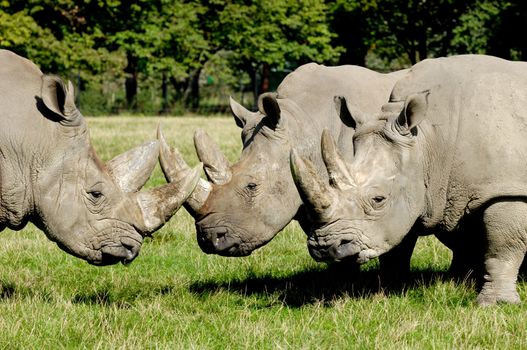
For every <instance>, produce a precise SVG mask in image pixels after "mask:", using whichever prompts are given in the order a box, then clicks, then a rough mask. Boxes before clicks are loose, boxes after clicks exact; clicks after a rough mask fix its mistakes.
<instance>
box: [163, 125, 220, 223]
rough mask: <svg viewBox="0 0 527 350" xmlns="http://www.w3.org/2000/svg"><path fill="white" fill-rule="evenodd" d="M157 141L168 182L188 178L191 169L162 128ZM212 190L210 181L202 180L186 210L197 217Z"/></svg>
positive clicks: (190, 198)
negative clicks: (167, 140) (171, 144)
mask: <svg viewBox="0 0 527 350" xmlns="http://www.w3.org/2000/svg"><path fill="white" fill-rule="evenodd" d="M157 139H158V140H159V142H160V152H159V163H160V164H161V169H162V170H163V173H164V174H165V178H166V180H167V181H168V182H169V183H172V182H175V181H177V180H178V179H179V178H181V177H182V176H186V175H185V174H188V173H189V172H190V171H191V169H190V167H189V166H188V165H187V163H186V162H185V160H184V159H183V157H182V156H181V154H179V152H178V150H177V149H175V148H173V147H170V146H169V145H168V143H167V142H166V140H165V137H164V136H163V133H162V131H161V126H158V128H157ZM202 166H203V164H201V163H200V164H199V165H198V166H197V167H196V168H200V167H202ZM211 189H212V186H211V184H210V183H209V182H208V181H206V180H203V179H201V178H200V179H199V180H198V184H197V185H196V188H195V189H194V191H193V192H192V194H191V195H190V196H189V197H188V198H187V201H186V209H187V210H188V211H189V213H190V214H191V215H192V216H194V217H195V216H196V213H198V212H199V210H200V209H201V207H203V205H204V204H205V201H206V200H207V197H208V196H209V194H210V191H211Z"/></svg>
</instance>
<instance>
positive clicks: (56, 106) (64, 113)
mask: <svg viewBox="0 0 527 350" xmlns="http://www.w3.org/2000/svg"><path fill="white" fill-rule="evenodd" d="M41 96H42V102H44V105H45V106H46V107H47V108H48V109H49V110H50V111H52V112H53V113H55V114H57V115H59V116H60V117H62V118H63V119H64V120H66V121H68V125H73V126H76V125H80V123H81V121H82V115H81V114H80V112H79V110H78V109H77V106H75V89H74V88H73V84H72V83H71V81H68V87H66V85H65V84H64V82H63V81H62V79H60V78H59V77H57V76H54V75H43V76H42V86H41Z"/></svg>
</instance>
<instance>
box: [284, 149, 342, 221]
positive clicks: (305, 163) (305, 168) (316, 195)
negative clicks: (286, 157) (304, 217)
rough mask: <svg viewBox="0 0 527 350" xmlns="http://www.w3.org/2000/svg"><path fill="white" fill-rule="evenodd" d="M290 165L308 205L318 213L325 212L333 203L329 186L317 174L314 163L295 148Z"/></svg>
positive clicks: (292, 151)
mask: <svg viewBox="0 0 527 350" xmlns="http://www.w3.org/2000/svg"><path fill="white" fill-rule="evenodd" d="M290 165H291V172H292V174H293V179H294V180H295V183H296V186H297V188H298V191H299V192H300V196H301V197H302V198H303V199H304V203H305V204H306V206H307V207H309V208H311V209H313V210H314V211H315V212H316V213H318V214H322V215H323V214H324V213H325V212H326V211H327V209H328V208H329V207H330V206H331V204H332V197H331V192H330V191H329V186H328V185H327V184H325V183H324V182H323V181H322V180H321V179H320V177H319V176H318V174H317V170H316V168H315V166H314V165H313V163H311V162H310V161H309V160H307V159H303V158H302V157H300V156H299V155H298V153H297V151H296V150H295V149H294V148H293V149H292V150H291V153H290Z"/></svg>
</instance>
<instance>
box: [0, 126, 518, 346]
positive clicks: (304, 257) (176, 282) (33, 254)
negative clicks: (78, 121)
mask: <svg viewBox="0 0 527 350" xmlns="http://www.w3.org/2000/svg"><path fill="white" fill-rule="evenodd" d="M159 122H161V124H162V126H163V130H164V133H165V136H166V138H167V140H168V141H169V143H171V144H172V145H175V146H177V147H178V148H179V149H180V151H181V152H182V153H183V155H184V157H185V159H186V160H187V161H188V162H189V163H190V164H191V165H194V164H196V163H197V158H196V155H195V153H194V150H193V143H192V137H193V132H194V130H195V129H196V128H198V127H201V128H204V129H206V130H207V131H208V133H209V134H210V135H211V136H212V137H213V138H214V139H215V140H216V141H218V142H219V143H220V146H221V148H222V149H223V150H224V151H225V153H226V154H227V156H228V158H229V159H230V160H231V161H234V160H236V159H237V157H238V155H239V153H240V150H241V142H240V137H239V130H238V129H237V128H236V126H235V124H234V122H233V121H232V119H231V118H230V117H208V118H204V117H178V118H160V117H110V118H89V119H88V124H89V127H90V133H91V137H92V140H93V144H94V146H95V149H96V151H97V152H98V154H99V155H100V156H101V158H103V159H104V160H109V159H111V158H112V157H113V156H115V155H117V154H118V153H120V152H123V151H125V150H126V149H129V148H131V147H133V146H134V145H138V144H140V143H142V142H144V141H146V140H149V139H153V138H155V131H156V127H157V124H158V123H159ZM161 183H164V178H163V176H162V173H161V171H160V170H159V168H157V169H156V171H155V173H154V175H153V177H152V178H151V179H150V181H149V183H148V184H147V187H152V186H155V185H159V184H161ZM276 210H280V208H276ZM450 256H451V255H450V252H449V251H448V250H447V249H446V248H444V247H443V246H441V245H440V244H439V243H438V242H437V241H436V239H435V238H433V237H425V238H421V239H420V240H419V242H418V247H417V249H416V252H415V253H414V256H413V258H412V271H413V273H412V282H411V283H409V284H408V285H407V286H405V287H404V288H397V289H392V290H385V291H382V290H381V291H379V289H378V283H377V271H378V263H377V262H376V261H374V262H371V263H369V264H368V265H366V266H363V267H362V271H361V272H360V274H358V275H354V274H352V273H351V271H348V270H347V269H346V268H345V267H338V266H328V265H326V264H320V263H316V262H315V261H313V260H312V259H311V258H310V256H309V254H308V252H307V249H306V244H305V236H304V234H303V232H302V231H301V229H300V228H299V226H298V225H297V224H296V223H293V224H291V225H289V226H288V227H287V228H286V229H285V230H284V231H283V232H281V233H280V234H279V235H278V236H277V237H276V238H275V239H274V240H273V241H272V242H271V243H270V244H268V245H267V246H265V247H263V248H261V249H259V250H257V251H255V252H254V253H253V254H252V255H251V256H249V257H244V258H225V257H219V256H212V255H206V254H204V253H202V252H201V251H200V249H199V247H198V245H197V243H196V239H195V231H194V222H193V220H192V218H191V217H190V216H189V215H188V214H187V213H186V212H185V210H184V209H182V210H181V211H180V212H179V213H178V214H177V215H176V216H174V217H173V218H172V219H171V221H170V222H169V223H168V224H167V225H165V226H164V227H163V228H162V229H161V230H159V231H158V232H156V233H155V234H154V238H153V239H147V240H146V241H145V243H144V245H143V248H142V251H141V254H140V256H139V257H138V258H137V259H136V260H135V261H134V262H133V263H132V264H131V265H129V266H122V265H117V266H109V267H94V266H90V265H88V264H87V263H85V262H83V261H81V260H78V259H76V258H73V257H71V256H69V255H67V254H66V253H64V252H62V251H61V250H60V249H59V248H58V247H56V245H55V244H54V243H52V242H50V241H48V240H47V239H46V237H45V236H44V234H43V233H42V232H40V231H38V230H36V229H35V228H33V227H32V226H28V227H27V228H26V229H24V230H23V231H20V232H12V231H9V230H5V231H3V232H2V244H1V245H0V266H1V272H0V348H5V349H18V348H19V349H61V348H89V349H253V348H257V349H352V348H356V349H471V348H477V349H492V348H499V349H527V283H526V282H525V276H523V277H522V278H520V282H519V292H520V296H521V298H522V300H523V303H522V304H520V305H499V306H496V307H490V308H480V307H477V306H476V304H475V298H476V289H475V285H474V283H473V282H469V281H466V282H456V281H453V280H451V279H449V278H448V276H447V275H446V270H447V269H448V266H449V264H450Z"/></svg>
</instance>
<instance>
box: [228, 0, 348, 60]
mask: <svg viewBox="0 0 527 350" xmlns="http://www.w3.org/2000/svg"><path fill="white" fill-rule="evenodd" d="M223 3H224V8H223V10H222V11H221V12H220V13H219V24H220V26H221V28H222V31H223V33H224V34H223V36H222V38H221V40H222V43H223V45H224V48H225V49H227V50H231V51H232V52H234V54H235V56H236V61H238V62H239V65H240V66H246V67H247V66H252V67H253V68H254V67H258V66H259V65H260V64H262V63H266V64H269V65H271V66H275V67H279V68H283V67H284V65H285V64H286V62H288V61H293V62H306V61H318V62H332V61H335V60H336V59H337V58H338V54H339V52H340V51H341V48H338V47H337V48H334V47H332V46H331V38H332V37H333V34H332V33H331V32H330V31H329V28H328V25H327V19H326V18H327V7H326V5H325V4H324V2H323V1H319V0H302V1H287V0H272V1H267V0H266V1H264V0H261V1H254V2H250V3H249V4H248V5H247V4H246V3H245V2H241V1H224V2H223Z"/></svg>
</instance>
